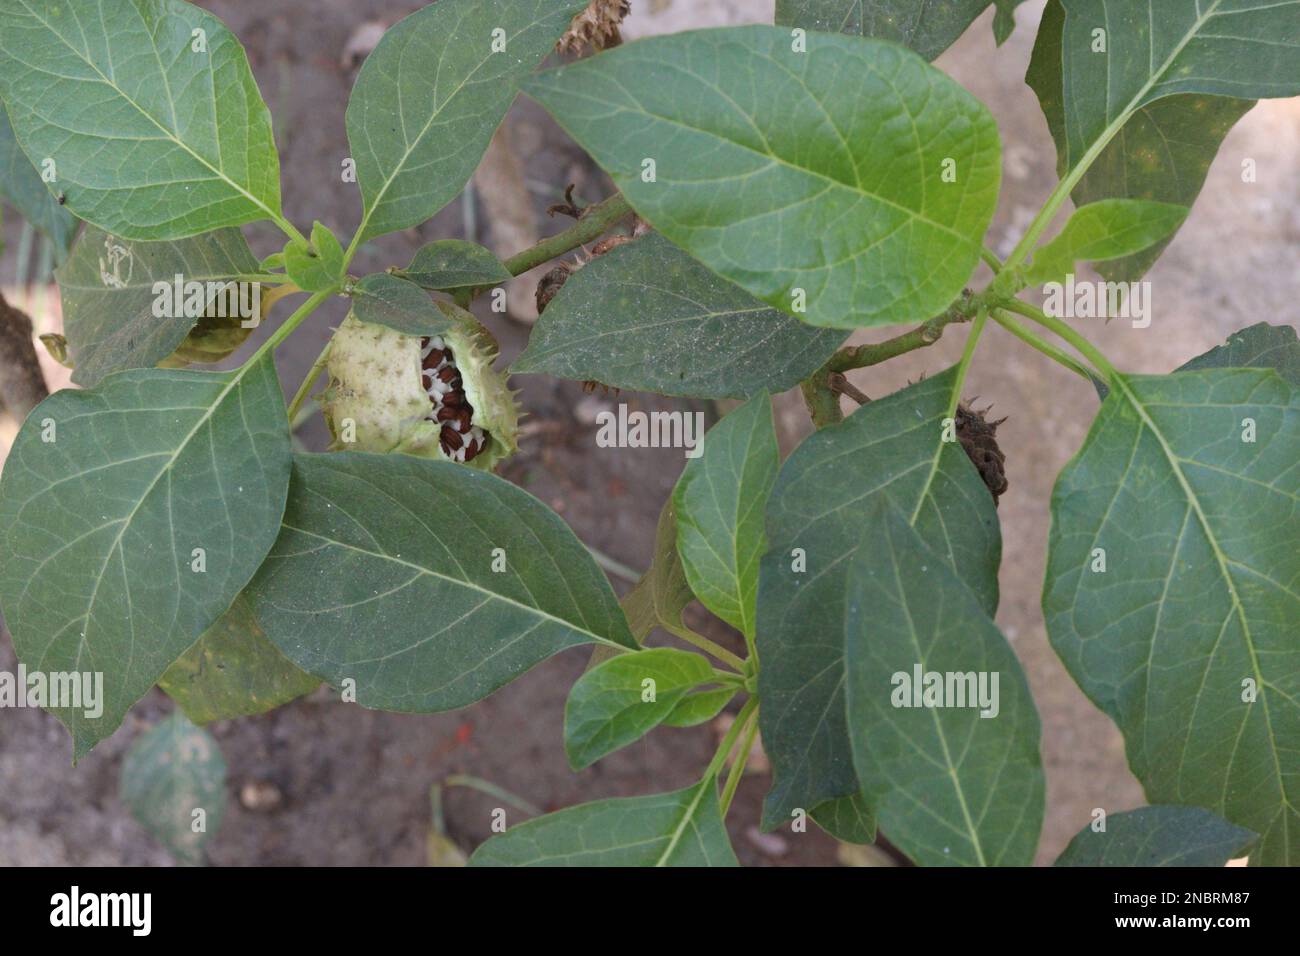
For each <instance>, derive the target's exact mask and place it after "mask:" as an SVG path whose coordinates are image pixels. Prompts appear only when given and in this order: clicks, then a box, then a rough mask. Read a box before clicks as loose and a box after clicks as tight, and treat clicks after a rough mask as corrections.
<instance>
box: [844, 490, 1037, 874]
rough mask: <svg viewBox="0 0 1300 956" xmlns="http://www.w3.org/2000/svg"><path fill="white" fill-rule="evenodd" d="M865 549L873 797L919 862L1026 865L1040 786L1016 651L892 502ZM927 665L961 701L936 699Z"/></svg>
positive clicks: (857, 634)
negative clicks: (923, 699) (923, 697)
mask: <svg viewBox="0 0 1300 956" xmlns="http://www.w3.org/2000/svg"><path fill="white" fill-rule="evenodd" d="M863 544H864V547H860V548H858V550H857V555H856V557H854V559H853V561H852V562H851V564H850V568H849V585H848V597H847V600H846V602H845V615H844V623H845V670H846V672H847V682H846V688H847V693H846V704H847V713H848V725H849V738H850V740H851V741H852V744H853V764H854V766H855V767H856V768H857V773H858V780H859V781H860V782H861V784H862V790H863V794H864V796H865V798H866V802H867V805H868V806H870V807H872V808H874V809H875V812H876V818H877V819H878V820H879V822H880V826H881V829H883V830H884V831H885V832H886V833H887V834H889V841H890V842H891V843H893V844H894V845H895V846H897V847H898V848H899V849H900V850H902V851H903V852H904V853H906V854H907V855H908V856H909V857H911V858H912V859H913V860H915V861H916V862H917V863H920V864H922V865H925V866H950V865H955V866H1028V865H1029V864H1030V863H1032V862H1033V859H1034V850H1035V848H1036V847H1037V846H1038V833H1039V830H1040V829H1041V828H1042V825H1043V806H1044V804H1043V792H1044V788H1045V783H1044V779H1043V766H1042V758H1041V757H1040V756H1039V752H1038V739H1039V725H1038V712H1037V710H1035V709H1034V701H1033V698H1032V697H1030V694H1029V685H1028V684H1027V683H1026V682H1025V675H1024V673H1023V672H1022V671H1021V669H1020V663H1019V661H1017V660H1016V655H1015V653H1014V652H1013V651H1012V650H1011V646H1010V645H1009V644H1008V643H1007V642H1006V639H1005V638H1004V637H1003V636H1002V634H1001V632H1000V631H999V630H998V629H997V627H996V626H994V624H993V621H992V620H991V619H990V618H989V616H988V613H987V610H986V608H985V607H984V606H983V605H982V604H981V602H980V601H979V599H978V598H977V597H976V596H975V595H974V594H973V593H972V592H971V591H970V589H969V588H967V587H966V585H965V584H963V583H962V581H961V578H959V577H958V576H957V574H956V573H954V572H953V571H952V570H951V569H950V568H949V567H948V566H947V563H946V561H945V560H944V556H942V555H940V554H937V553H935V552H934V551H932V550H931V549H930V547H929V546H928V545H927V543H926V541H925V539H924V538H922V537H921V535H919V534H918V533H917V532H916V531H915V530H914V529H913V527H912V525H911V523H910V522H909V521H908V518H907V516H906V515H904V514H903V513H901V512H900V511H899V510H898V508H897V507H895V506H894V505H893V504H892V503H890V502H888V501H882V502H880V503H879V504H878V505H877V506H876V507H875V508H873V510H872V519H871V531H870V534H869V537H868V538H867V539H866V541H864V542H863ZM931 674H936V675H939V680H941V681H945V682H949V678H950V675H956V679H955V680H952V681H951V682H950V684H949V686H950V688H951V689H950V690H949V691H948V692H949V693H952V692H953V691H955V692H956V696H955V697H951V698H944V697H940V698H939V699H938V700H937V701H935V703H937V704H939V705H940V706H932V705H931V702H930V701H929V699H928V695H929V692H930V690H931V686H930V681H931V676H930V675H931ZM904 678H905V679H906V682H904V680H903V679H904ZM963 679H964V681H965V682H964V683H960V681H963ZM995 680H996V681H997V683H996V684H995V683H994V681H995ZM944 687H945V685H944V684H941V685H940V687H939V689H940V691H943V690H944ZM977 687H978V693H977V691H976V688H977ZM923 689H924V691H925V693H926V698H925V701H926V703H925V706H920V702H921V700H922V697H921V693H922V690H923Z"/></svg>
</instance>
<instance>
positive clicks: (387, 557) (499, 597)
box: [268, 521, 628, 651]
mask: <svg viewBox="0 0 1300 956" xmlns="http://www.w3.org/2000/svg"><path fill="white" fill-rule="evenodd" d="M281 527H283V528H287V529H288V530H290V531H295V532H297V533H298V534H304V535H307V537H309V538H315V539H316V540H318V541H323V542H325V543H326V544H332V545H335V546H337V547H340V548H344V549H346V550H348V551H354V552H356V553H357V554H362V555H369V556H370V557H373V558H379V559H380V560H383V561H389V562H392V563H393V564H400V565H402V566H403V567H407V568H410V569H411V570H413V571H418V572H419V573H420V574H421V575H425V576H428V577H432V578H436V579H438V580H440V581H446V582H448V583H450V584H453V585H457V586H459V587H464V588H469V589H470V590H472V591H478V592H479V593H480V594H484V595H487V597H488V598H489V599H490V600H495V601H501V602H502V603H505V604H510V605H513V606H514V607H517V608H519V609H521V610H523V611H527V612H528V613H529V614H531V615H533V616H536V617H540V618H543V619H545V620H546V621H548V622H550V623H553V624H559V625H561V626H562V627H565V628H567V629H569V630H571V631H576V632H578V633H580V634H585V635H587V636H588V637H590V638H591V639H592V641H593V642H594V643H597V644H604V645H606V646H609V647H615V648H618V650H620V651H626V650H627V649H628V648H627V647H626V646H625V645H623V644H620V643H618V642H617V641H615V640H612V639H611V638H608V637H603V636H602V635H600V634H597V633H596V632H595V631H593V630H591V629H590V628H589V627H588V626H587V625H586V624H585V623H584V624H583V625H582V626H579V625H577V624H574V623H573V622H572V621H566V620H565V619H564V618H561V617H556V616H555V615H554V614H551V613H550V612H549V611H544V610H542V609H541V608H539V607H534V606H532V605H529V604H523V603H521V602H519V601H516V600H515V599H514V598H512V597H508V596H507V595H505V594H500V593H498V592H496V591H489V590H488V589H487V588H485V587H483V586H481V585H478V584H475V583H474V582H473V581H470V580H468V579H466V580H461V579H460V578H454V577H451V576H450V575H448V574H444V573H442V572H441V571H435V570H433V569H432V568H426V567H425V566H424V565H422V564H415V563H414V562H412V561H407V560H405V559H404V558H399V557H395V556H394V555H391V554H386V553H385V552H383V551H372V550H371V549H370V548H362V547H358V546H357V545H355V544H349V543H348V542H346V541H340V540H338V539H337V538H331V537H329V536H328V535H324V534H321V533H319V532H317V531H310V530H308V529H307V528H300V527H298V526H296V525H292V524H290V523H289V522H288V521H284V522H282V524H281ZM270 557H274V555H271V556H270ZM268 560H270V558H268ZM413 580H414V579H413ZM408 583H409V582H408Z"/></svg>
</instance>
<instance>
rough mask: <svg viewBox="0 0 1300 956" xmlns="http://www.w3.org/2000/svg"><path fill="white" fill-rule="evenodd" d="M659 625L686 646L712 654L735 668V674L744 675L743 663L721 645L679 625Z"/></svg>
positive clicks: (668, 623)
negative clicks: (689, 645)
mask: <svg viewBox="0 0 1300 956" xmlns="http://www.w3.org/2000/svg"><path fill="white" fill-rule="evenodd" d="M659 624H660V626H661V627H662V628H663V629H664V630H665V631H667V632H668V633H669V634H672V635H674V636H676V637H680V638H681V639H682V640H683V641H685V642H686V643H687V644H691V645H694V646H695V647H697V648H699V649H700V650H702V651H704V653H706V654H712V655H713V656H714V657H716V658H717V659H718V660H720V661H722V663H724V664H727V665H729V666H730V667H733V668H735V670H736V672H737V673H739V674H743V673H744V671H745V662H744V661H743V660H741V659H740V658H739V657H737V656H736V655H735V654H733V653H731V651H729V650H727V649H726V648H725V647H723V646H722V645H721V644H717V643H715V642H713V641H711V640H709V639H708V638H707V637H705V636H704V635H703V634H696V633H695V632H694V631H692V630H691V629H690V628H689V627H684V626H682V625H680V624H672V623H670V622H668V621H660V622H659Z"/></svg>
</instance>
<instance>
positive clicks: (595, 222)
mask: <svg viewBox="0 0 1300 956" xmlns="http://www.w3.org/2000/svg"><path fill="white" fill-rule="evenodd" d="M631 212H632V207H631V206H630V205H629V204H628V201H627V200H626V199H624V198H623V194H622V193H615V194H614V195H612V196H610V197H609V198H608V199H604V200H602V201H600V202H598V203H596V204H595V205H594V206H588V207H587V208H586V209H584V210H583V211H582V218H581V219H579V220H578V221H577V222H575V223H574V224H573V225H572V226H570V227H569V228H568V229H565V230H564V231H563V232H558V233H556V234H555V235H553V236H550V237H549V238H546V239H543V240H542V241H541V242H539V243H537V245H535V246H530V247H528V248H527V249H525V250H524V251H523V252H520V253H518V254H517V255H513V256H511V257H510V258H509V259H507V260H506V261H505V267H506V269H507V270H508V271H509V272H510V274H511V275H512V276H517V275H523V274H524V273H525V272H527V271H528V270H530V269H534V268H536V267H537V266H540V265H541V264H542V263H543V262H549V261H550V260H552V259H554V258H555V257H556V256H562V255H564V254H565V253H566V252H569V251H571V250H573V249H576V248H578V246H581V245H583V244H584V243H588V242H591V241H592V240H593V239H596V238H598V237H599V236H601V235H603V234H604V233H606V232H608V231H609V230H610V229H612V228H613V227H614V226H616V225H618V223H619V222H620V221H621V220H623V219H624V218H626V217H627V216H628V215H629V214H630V213H631Z"/></svg>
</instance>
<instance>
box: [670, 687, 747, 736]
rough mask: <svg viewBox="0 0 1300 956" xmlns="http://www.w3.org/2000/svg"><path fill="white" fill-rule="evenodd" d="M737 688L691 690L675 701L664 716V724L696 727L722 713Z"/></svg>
mask: <svg viewBox="0 0 1300 956" xmlns="http://www.w3.org/2000/svg"><path fill="white" fill-rule="evenodd" d="M738 690H739V689H738V688H736V687H721V688H718V689H717V690H697V691H693V692H692V693H689V694H687V695H686V696H685V697H683V698H682V699H681V700H679V701H678V702H677V706H676V707H674V708H673V709H672V711H671V713H669V714H668V716H667V717H665V718H664V721H663V723H664V726H665V727H696V726H698V725H700V724H702V723H705V722H706V721H710V720H712V719H713V718H714V717H716V716H718V714H720V713H722V708H724V707H726V706H727V704H728V703H729V702H730V701H731V698H733V697H735V696H736V693H737V692H738Z"/></svg>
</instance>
